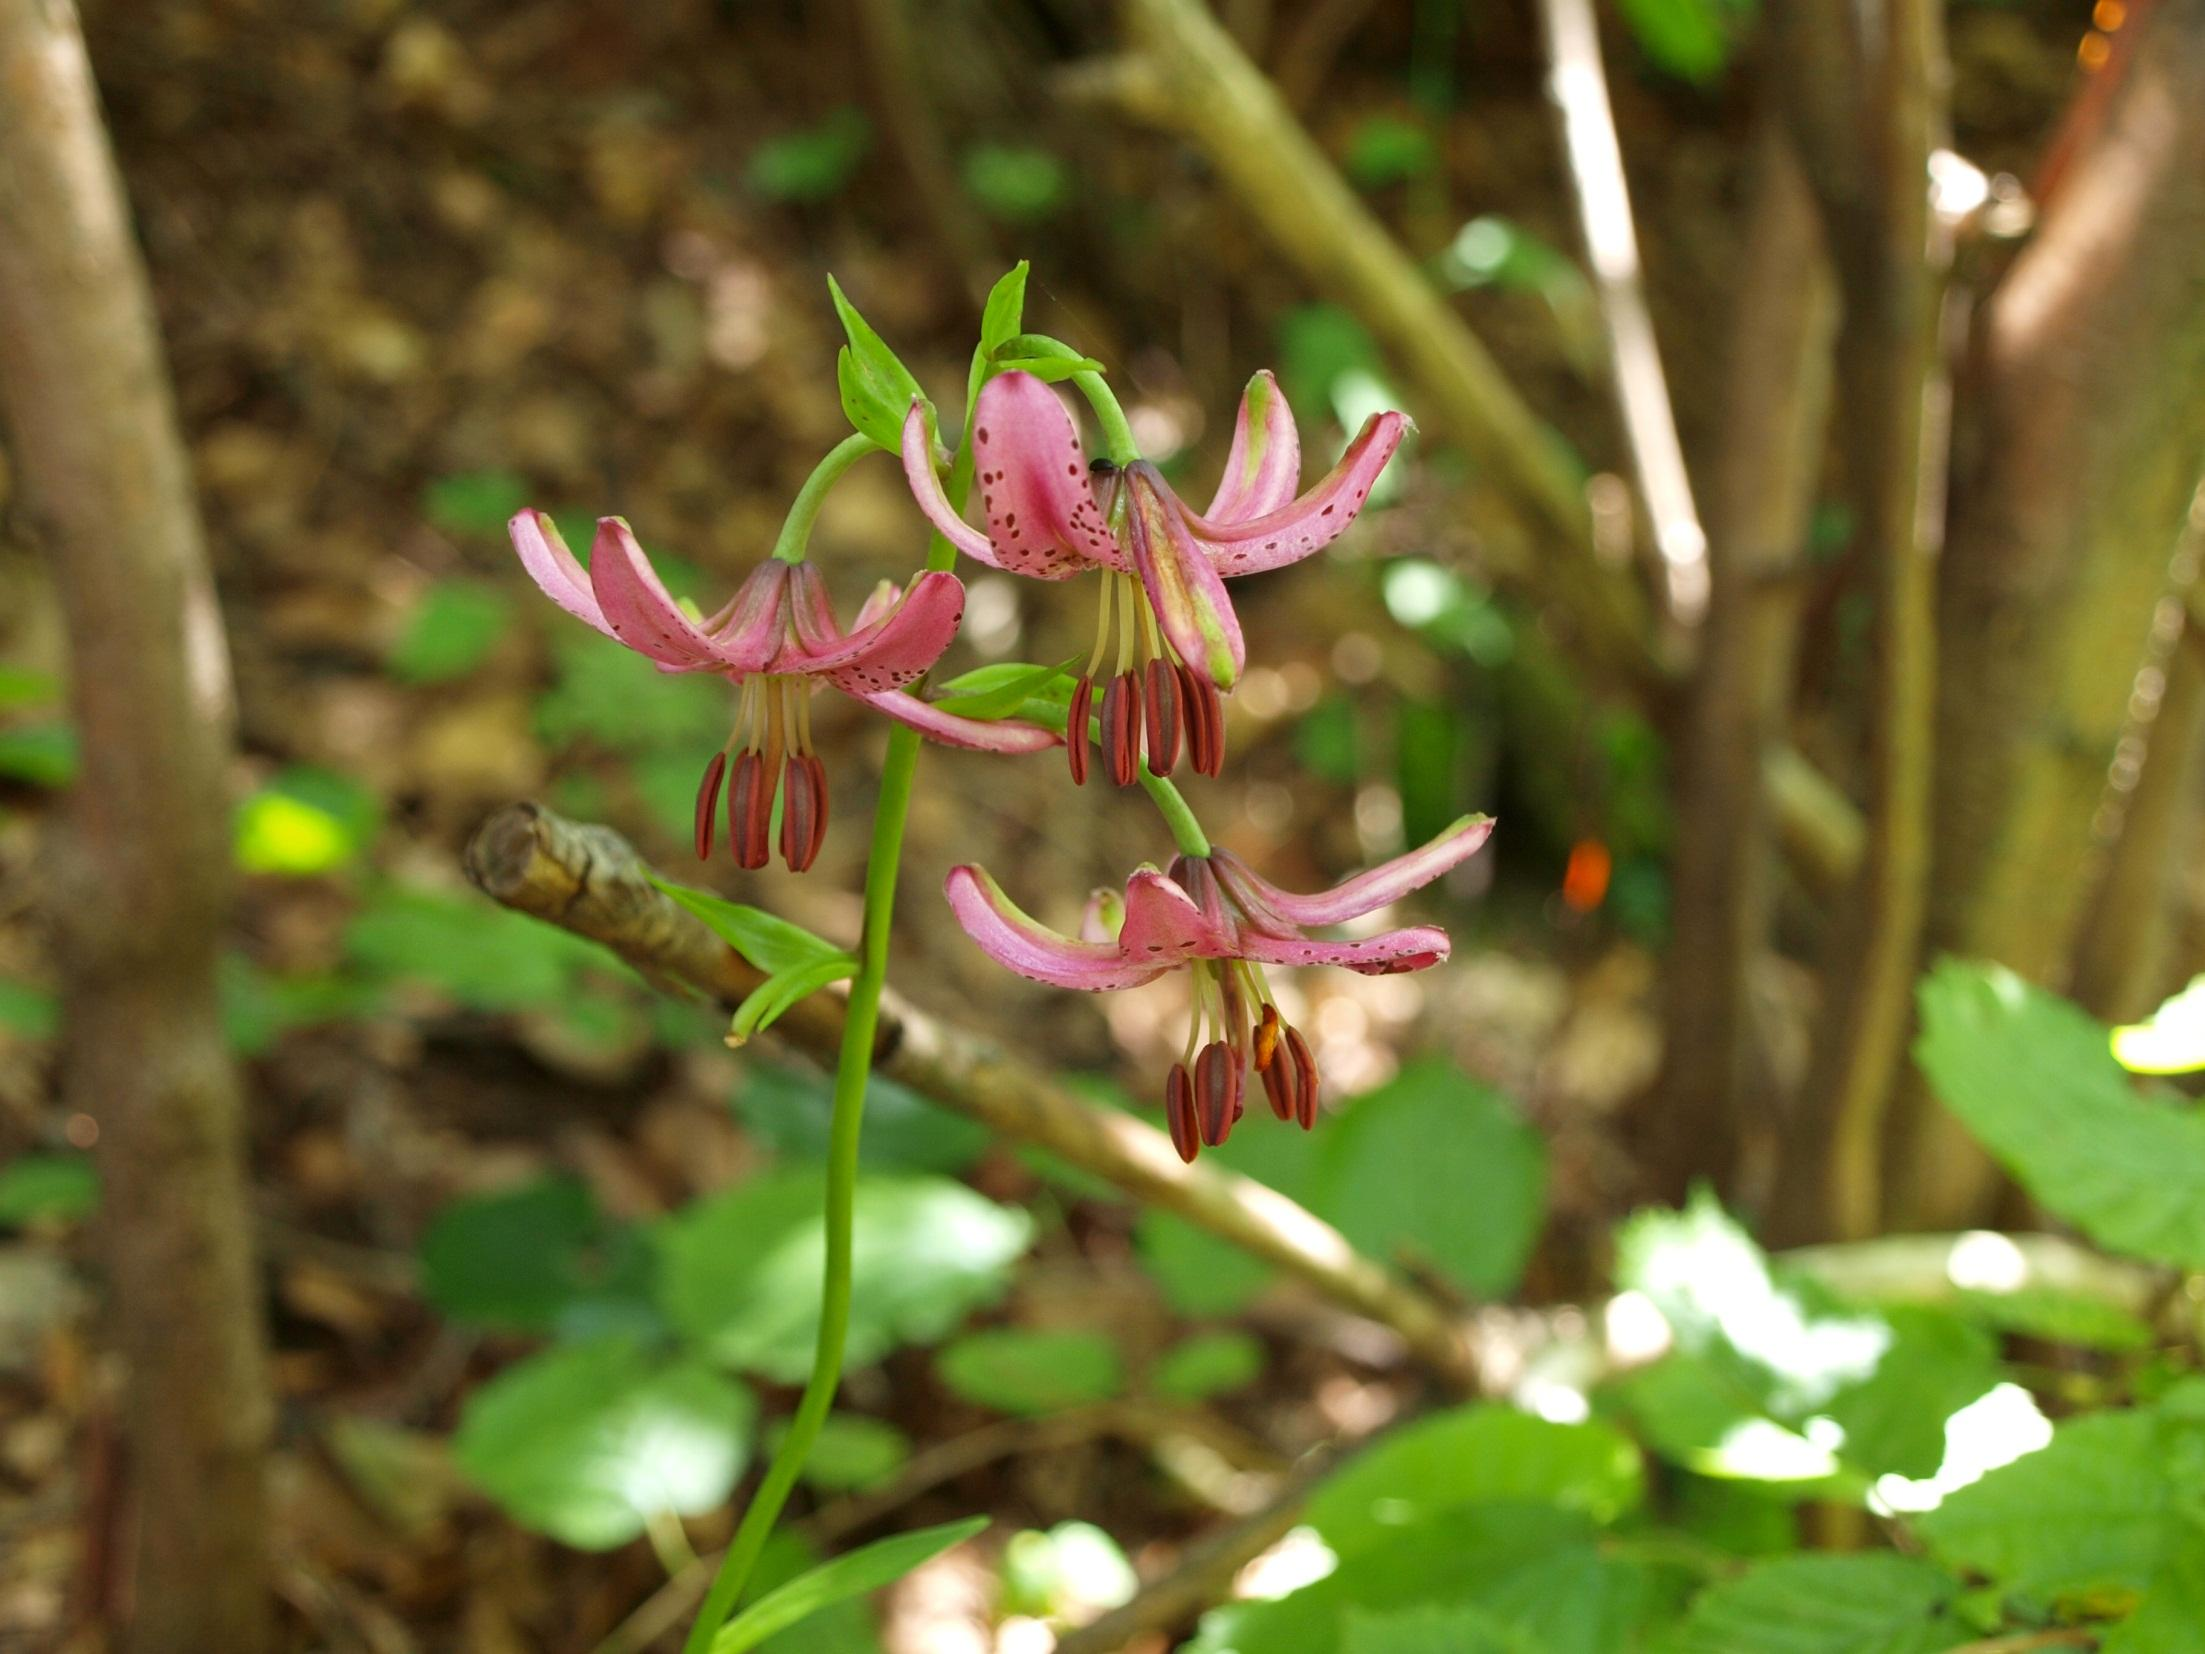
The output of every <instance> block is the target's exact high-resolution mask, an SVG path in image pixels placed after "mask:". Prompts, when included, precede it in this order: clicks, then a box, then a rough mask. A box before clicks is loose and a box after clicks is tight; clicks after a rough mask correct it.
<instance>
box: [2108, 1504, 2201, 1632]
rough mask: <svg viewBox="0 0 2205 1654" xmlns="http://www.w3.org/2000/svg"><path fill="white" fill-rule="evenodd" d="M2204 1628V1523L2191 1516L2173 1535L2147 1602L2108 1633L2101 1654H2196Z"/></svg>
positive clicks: (2143, 1602) (2153, 1579)
mask: <svg viewBox="0 0 2205 1654" xmlns="http://www.w3.org/2000/svg"><path fill="white" fill-rule="evenodd" d="M2200 1627H2205V1523H2201V1522H2200V1521H2199V1520H2198V1519H2197V1517H2196V1516H2195V1514H2194V1513H2193V1515H2192V1516H2191V1517H2189V1518H2188V1519H2187V1520H2185V1521H2183V1522H2181V1523H2180V1524H2179V1526H2178V1527H2177V1528H2176V1529H2175V1531H2174V1537H2173V1542H2172V1543H2170V1545H2169V1547H2168V1553H2167V1557H2166V1561H2165V1563H2164V1565H2163V1566H2161V1568H2160V1569H2159V1571H2158V1573H2156V1574H2155V1575H2153V1576H2152V1582H2151V1589H2150V1590H2148V1591H2146V1592H2145V1593H2144V1600H2143V1601H2142V1602H2140V1603H2138V1604H2137V1605H2136V1612H2135V1613H2133V1614H2131V1615H2130V1616H2129V1617H2128V1618H2127V1619H2126V1620H2124V1621H2122V1623H2121V1624H2119V1625H2118V1626H2116V1627H2114V1629H2113V1630H2112V1631H2111V1632H2110V1633H2108V1635H2107V1637H2106V1639H2105V1641H2104V1642H2103V1643H2101V1644H2100V1645H2099V1648H2100V1654H2195V1650H2196V1648H2197V1643H2198V1632H2199V1628H2200Z"/></svg>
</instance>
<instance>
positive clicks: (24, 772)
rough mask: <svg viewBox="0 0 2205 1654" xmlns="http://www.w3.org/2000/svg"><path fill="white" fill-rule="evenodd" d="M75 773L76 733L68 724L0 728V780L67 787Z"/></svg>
mask: <svg viewBox="0 0 2205 1654" xmlns="http://www.w3.org/2000/svg"><path fill="white" fill-rule="evenodd" d="M76 773H77V732H76V731H75V730H73V729H71V728H70V727H69V726H68V725H67V724H29V725H26V726H24V727H23V728H20V729H0V781H22V782H26V783H28V784H29V785H31V786H33V787H66V786H67V785H68V784H69V783H70V782H71V781H73V780H74V779H75V778H76Z"/></svg>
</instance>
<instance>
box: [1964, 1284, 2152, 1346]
mask: <svg viewBox="0 0 2205 1654" xmlns="http://www.w3.org/2000/svg"><path fill="white" fill-rule="evenodd" d="M1954 1301H1955V1302H1956V1303H1958V1304H1959V1305H1961V1306H1962V1307H1963V1308H1965V1309H1966V1310H1967V1311H1968V1312H1969V1313H1970V1314H1972V1315H1974V1316H1975V1317H1976V1319H1977V1320H1979V1321H1981V1322H1982V1323H1983V1324H1984V1325H1985V1326H1987V1327H1992V1328H1995V1329H1996V1330H1998V1331H2000V1332H2016V1333H2020V1334H2021V1335H2022V1336H2023V1337H2025V1338H2041V1339H2043V1340H2044V1341H2045V1342H2047V1343H2051V1344H2080V1345H2083V1346H2084V1347H2085V1348H2088V1349H2100V1350H2119V1351H2128V1350H2142V1349H2148V1348H2150V1346H2151V1343H2152V1339H2153V1333H2152V1330H2151V1326H2150V1324H2149V1323H2148V1322H2146V1321H2145V1320H2144V1319H2143V1318H2142V1317H2141V1316H2138V1315H2135V1314H2132V1313H2131V1312H2130V1311H2128V1310H2125V1309H2123V1308H2121V1307H2120V1306H2119V1305H2118V1304H2109V1303H2106V1302H2105V1301H2104V1300H2102V1299H2098V1298H2092V1297H2088V1296H2086V1295H2085V1294H2083V1293H2080V1292H2063V1291H2061V1290H2059V1289H2058V1288H2056V1287H2032V1286H2025V1287H2022V1288H2020V1289H2019V1290H2018V1291H2014V1292H1973V1291H1970V1292H1961V1293H1958V1294H1956V1295H1955V1299H1954Z"/></svg>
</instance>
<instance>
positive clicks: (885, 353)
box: [827, 276, 933, 453]
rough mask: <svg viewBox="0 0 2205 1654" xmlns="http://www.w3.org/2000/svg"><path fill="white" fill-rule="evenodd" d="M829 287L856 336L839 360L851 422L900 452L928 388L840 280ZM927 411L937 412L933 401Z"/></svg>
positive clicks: (837, 378)
mask: <svg viewBox="0 0 2205 1654" xmlns="http://www.w3.org/2000/svg"><path fill="white" fill-rule="evenodd" d="M827 291H828V292H829V293H830V294H832V295H833V296H834V302H835V313H836V314H837V315H839V316H840V317H841V318H842V330H843V332H845V333H847V334H848V335H849V336H850V345H849V348H848V349H847V350H845V351H843V352H842V354H841V356H840V357H838V358H837V360H836V362H835V383H836V384H837V386H839V387H840V389H841V392H842V411H843V412H844V413H845V414H847V415H848V416H849V420H850V423H851V425H853V426H854V427H856V428H857V429H858V430H860V431H862V432H864V433H865V435H867V436H869V437H871V438H872V439H873V440H874V441H875V442H877V443H879V444H880V445H881V446H882V447H883V448H885V449H887V450H888V451H889V452H890V453H894V452H896V451H897V450H898V449H899V448H901V447H902V446H903V422H904V417H905V415H906V414H908V413H909V412H910V410H911V404H912V403H913V402H926V401H927V398H926V392H924V391H922V390H921V389H920V388H919V382H918V380H916V379H914V378H913V377H912V376H911V370H910V369H909V368H907V367H905V366H904V365H903V363H902V362H901V361H899V360H898V359H897V357H896V353H895V352H894V351H892V350H890V349H889V348H888V346H887V343H886V342H885V341H884V340H883V339H882V338H881V336H880V335H879V334H878V333H875V332H874V331H873V329H872V327H871V325H870V324H868V323H867V321H866V320H865V318H864V317H863V316H861V315H859V314H858V312H857V307H856V306H855V305H853V304H852V303H851V302H850V301H849V300H848V299H847V298H846V297H844V296H843V292H842V288H841V286H840V284H838V283H837V282H836V281H835V279H834V277H832V276H829V277H828V278H827ZM927 409H928V412H929V413H930V414H931V412H932V411H933V404H932V403H931V402H928V403H927Z"/></svg>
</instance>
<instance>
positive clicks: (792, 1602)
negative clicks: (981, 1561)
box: [712, 1516, 988, 1654]
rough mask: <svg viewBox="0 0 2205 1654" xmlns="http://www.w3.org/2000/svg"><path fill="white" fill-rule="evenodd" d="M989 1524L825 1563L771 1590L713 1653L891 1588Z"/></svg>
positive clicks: (972, 1520) (906, 1539)
mask: <svg viewBox="0 0 2205 1654" xmlns="http://www.w3.org/2000/svg"><path fill="white" fill-rule="evenodd" d="M987 1525H988V1519H987V1518H986V1517H985V1516H971V1517H967V1518H966V1519H965V1520H964V1521H962V1522H944V1523H943V1524H941V1526H939V1527H933V1528H921V1529H920V1530H919V1531H918V1532H917V1533H905V1534H898V1535H897V1536H896V1537H895V1538H893V1539H881V1540H876V1541H875V1542H874V1543H872V1544H870V1545H865V1546H862V1547H860V1548H859V1549H857V1550H854V1551H852V1552H850V1554H849V1555H847V1556H838V1557H836V1558H835V1559H834V1560H833V1561H832V1562H823V1563H821V1564H820V1565H819V1566H818V1567H816V1568H814V1569H812V1571H811V1572H810V1573H807V1574H800V1575H798V1576H797V1577H796V1578H795V1579H792V1580H790V1581H789V1582H788V1583H787V1584H786V1585H783V1586H781V1587H779V1588H778V1589H776V1590H772V1591H768V1592H767V1593H766V1594H765V1595H764V1596H762V1597H760V1598H759V1599H758V1600H757V1601H756V1602H754V1603H752V1604H751V1605H750V1606H749V1607H748V1608H745V1609H744V1610H743V1611H742V1612H741V1613H740V1614H737V1615H736V1616H735V1617H734V1618H733V1619H732V1620H730V1621H728V1623H727V1624H726V1625H724V1626H722V1627H721V1628H720V1634H719V1635H718V1636H717V1637H715V1638H713V1640H712V1654H746V1651H747V1650H749V1649H753V1648H756V1647H757V1646H758V1645H759V1644H760V1643H762V1642H764V1641H765V1640H766V1639H767V1638H768V1637H770V1636H772V1635H773V1634H774V1633H775V1632H776V1631H784V1630H786V1629H788V1627H790V1626H792V1625H795V1624H796V1623H797V1622H798V1621H800V1620H805V1619H809V1618H810V1617H811V1616H812V1615H814V1614H816V1613H818V1612H819V1611H820V1610H821V1609H822V1608H825V1607H827V1606H829V1605H830V1604H833V1603H837V1602H841V1601H844V1600H846V1599H847V1598H850V1597H858V1596H863V1595H865V1594H866V1593H867V1592H869V1591H877V1590H879V1589H880V1588H881V1587H882V1586H883V1585H893V1584H894V1583H895V1582H896V1581H897V1580H899V1579H901V1578H903V1576H904V1575H905V1574H908V1573H910V1572H911V1570H912V1569H914V1568H917V1567H919V1566H920V1565H921V1564H923V1563H927V1562H931V1561H933V1560H934V1558H936V1557H937V1556H940V1555H941V1554H942V1553H943V1552H944V1551H946V1550H949V1549H951V1548H952V1547H954V1546H957V1545H962V1544H963V1543H964V1542H965V1541H966V1540H968V1539H971V1538H972V1537H974V1536H975V1535H976V1534H978V1533H980V1532H981V1531H982V1530H983V1529H985V1528H986V1527H987Z"/></svg>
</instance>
